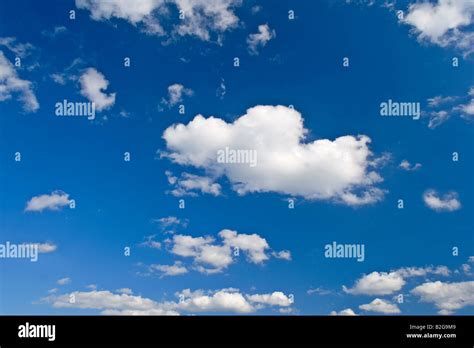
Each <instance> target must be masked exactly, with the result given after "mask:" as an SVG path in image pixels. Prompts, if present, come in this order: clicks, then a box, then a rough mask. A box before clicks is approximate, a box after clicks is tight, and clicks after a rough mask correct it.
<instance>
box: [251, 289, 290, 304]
mask: <svg viewBox="0 0 474 348" xmlns="http://www.w3.org/2000/svg"><path fill="white" fill-rule="evenodd" d="M247 299H248V300H249V301H250V302H252V303H256V304H259V305H270V306H280V307H289V306H291V305H292V303H293V300H292V299H291V298H290V297H289V296H286V295H285V294H284V293H283V292H281V291H275V292H273V293H271V294H263V295H259V294H256V295H247Z"/></svg>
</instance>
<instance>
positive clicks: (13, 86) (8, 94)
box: [0, 51, 39, 112]
mask: <svg viewBox="0 0 474 348" xmlns="http://www.w3.org/2000/svg"><path fill="white" fill-rule="evenodd" d="M12 94H17V99H18V100H20V101H21V102H22V104H23V110H25V111H26V112H36V111H37V110H38V109H39V103H38V100H37V99H36V96H35V94H34V92H33V89H32V86H31V82H30V81H27V80H22V79H21V78H19V77H18V75H17V73H16V70H15V68H14V66H13V64H12V63H10V61H9V60H8V59H7V58H6V57H5V55H4V54H3V52H2V51H0V102H2V101H5V100H9V99H11V98H12Z"/></svg>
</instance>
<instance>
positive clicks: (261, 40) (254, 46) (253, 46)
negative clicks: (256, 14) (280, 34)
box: [247, 24, 276, 55]
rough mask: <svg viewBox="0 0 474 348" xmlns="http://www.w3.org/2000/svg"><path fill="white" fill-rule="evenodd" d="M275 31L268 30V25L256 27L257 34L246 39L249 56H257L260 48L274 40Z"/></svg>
mask: <svg viewBox="0 0 474 348" xmlns="http://www.w3.org/2000/svg"><path fill="white" fill-rule="evenodd" d="M275 36H276V33H275V30H270V27H269V26H268V24H261V25H259V26H258V33H255V34H250V35H249V37H248V38H247V45H248V48H249V52H250V54H253V55H256V54H258V49H259V48H260V47H265V46H266V44H267V42H268V41H270V40H271V39H273V38H275Z"/></svg>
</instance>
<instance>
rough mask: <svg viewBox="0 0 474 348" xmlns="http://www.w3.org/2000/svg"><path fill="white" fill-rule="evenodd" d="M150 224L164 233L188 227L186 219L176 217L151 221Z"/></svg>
mask: <svg viewBox="0 0 474 348" xmlns="http://www.w3.org/2000/svg"><path fill="white" fill-rule="evenodd" d="M152 222H153V223H156V224H158V225H159V226H160V228H161V229H162V230H163V231H164V233H174V232H175V231H174V230H175V229H176V228H178V227H181V226H182V227H186V226H187V225H188V219H178V218H177V217H176V216H167V217H163V218H159V219H153V220H152Z"/></svg>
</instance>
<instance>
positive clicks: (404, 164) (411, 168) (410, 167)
mask: <svg viewBox="0 0 474 348" xmlns="http://www.w3.org/2000/svg"><path fill="white" fill-rule="evenodd" d="M399 167H400V168H401V169H403V170H406V171H408V172H410V171H416V170H418V169H420V168H421V163H416V164H414V165H412V164H411V163H410V162H408V160H406V159H405V160H403V161H402V162H401V163H400V165H399Z"/></svg>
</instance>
